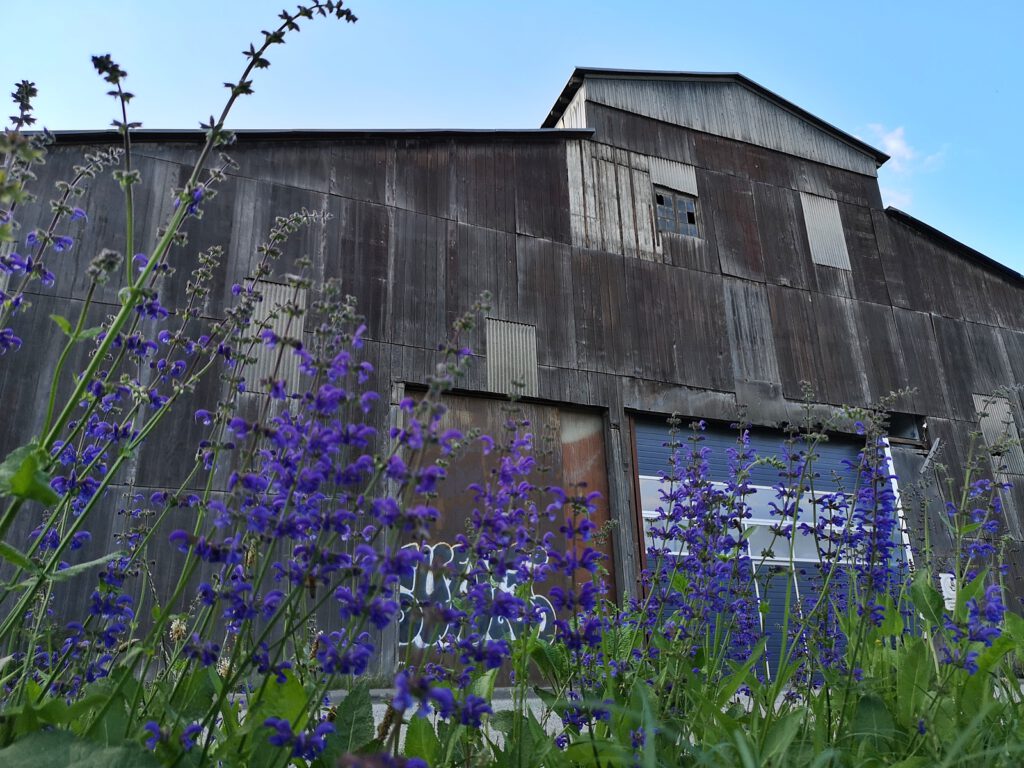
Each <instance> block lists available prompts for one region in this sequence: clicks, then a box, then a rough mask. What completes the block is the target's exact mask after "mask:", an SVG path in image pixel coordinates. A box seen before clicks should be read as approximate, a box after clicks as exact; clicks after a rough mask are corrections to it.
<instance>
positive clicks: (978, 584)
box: [956, 568, 988, 616]
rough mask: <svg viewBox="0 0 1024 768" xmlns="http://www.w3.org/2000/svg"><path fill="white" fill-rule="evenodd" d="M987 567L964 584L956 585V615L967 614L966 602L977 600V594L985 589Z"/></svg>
mask: <svg viewBox="0 0 1024 768" xmlns="http://www.w3.org/2000/svg"><path fill="white" fill-rule="evenodd" d="M987 576H988V568H986V569H984V570H983V571H981V573H979V574H978V575H977V576H975V577H974V578H973V579H971V580H970V581H969V582H967V583H966V584H962V585H961V584H957V585H956V615H957V616H966V615H967V603H968V602H969V601H971V600H977V599H978V596H979V595H980V594H981V593H982V592H983V591H984V590H985V582H986V581H987V578H986V577H987Z"/></svg>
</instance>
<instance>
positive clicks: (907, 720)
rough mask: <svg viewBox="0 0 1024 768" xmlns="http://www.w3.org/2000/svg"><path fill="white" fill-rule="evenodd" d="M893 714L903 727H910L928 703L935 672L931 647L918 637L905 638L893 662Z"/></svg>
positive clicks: (912, 726)
mask: <svg viewBox="0 0 1024 768" xmlns="http://www.w3.org/2000/svg"><path fill="white" fill-rule="evenodd" d="M895 666H896V717H897V719H898V720H899V722H900V724H901V725H902V726H903V727H904V728H907V729H910V728H914V727H916V725H917V720H918V718H920V717H921V716H922V715H923V714H924V712H925V710H926V709H927V705H928V699H927V697H928V693H929V690H930V686H931V683H932V678H933V677H934V674H935V667H934V660H933V658H932V651H931V648H929V647H928V643H927V642H926V641H925V640H923V639H921V638H919V637H918V638H914V639H912V640H909V641H907V643H906V645H905V646H904V647H903V648H902V649H901V650H900V654H899V656H898V659H897V663H896V665H895Z"/></svg>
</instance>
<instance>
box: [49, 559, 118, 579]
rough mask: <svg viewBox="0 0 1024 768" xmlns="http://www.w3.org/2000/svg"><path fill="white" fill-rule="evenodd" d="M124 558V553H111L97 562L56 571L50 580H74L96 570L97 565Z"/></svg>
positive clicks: (91, 561)
mask: <svg viewBox="0 0 1024 768" xmlns="http://www.w3.org/2000/svg"><path fill="white" fill-rule="evenodd" d="M123 556H124V552H110V553H109V554H106V555H104V556H103V557H97V558H96V559H95V560H90V561H89V562H87V563H76V564H75V565H70V566H68V567H67V568H64V569H63V570H60V571H54V572H53V573H52V574H50V577H49V579H50V581H55V582H59V581H67V580H68V579H73V578H74V577H75V576H77V575H78V574H80V573H84V572H85V571H88V570H89V569H90V568H95V567H96V566H97V565H106V564H107V563H109V562H110V561H111V560H117V559H118V558H119V557H123Z"/></svg>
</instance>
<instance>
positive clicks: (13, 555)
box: [0, 541, 39, 573]
mask: <svg viewBox="0 0 1024 768" xmlns="http://www.w3.org/2000/svg"><path fill="white" fill-rule="evenodd" d="M0 557H2V558H3V559H4V560H6V561H7V562H8V563H11V564H12V565H16V566H17V567H18V568H21V569H22V570H24V571H30V572H33V573H35V572H36V571H38V570H39V569H38V567H37V566H36V564H35V563H33V562H32V561H31V560H29V559H28V557H26V556H25V554H24V553H23V552H22V551H21V550H20V549H15V548H14V547H12V546H11V545H10V544H8V543H7V542H6V541H0Z"/></svg>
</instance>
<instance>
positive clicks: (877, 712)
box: [853, 693, 896, 747]
mask: <svg viewBox="0 0 1024 768" xmlns="http://www.w3.org/2000/svg"><path fill="white" fill-rule="evenodd" d="M853 733H854V735H855V736H862V737H866V738H869V739H871V740H873V741H875V744H876V747H877V746H880V744H879V742H883V741H886V740H888V739H890V738H892V737H893V736H894V735H895V733H896V723H895V722H894V721H893V719H892V714H891V713H890V712H889V709H888V708H887V707H886V706H885V702H884V701H882V699H881V698H880V697H878V696H876V695H874V694H873V693H869V694H867V695H866V696H863V697H861V700H860V701H858V702H857V710H856V711H855V712H854V714H853Z"/></svg>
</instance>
